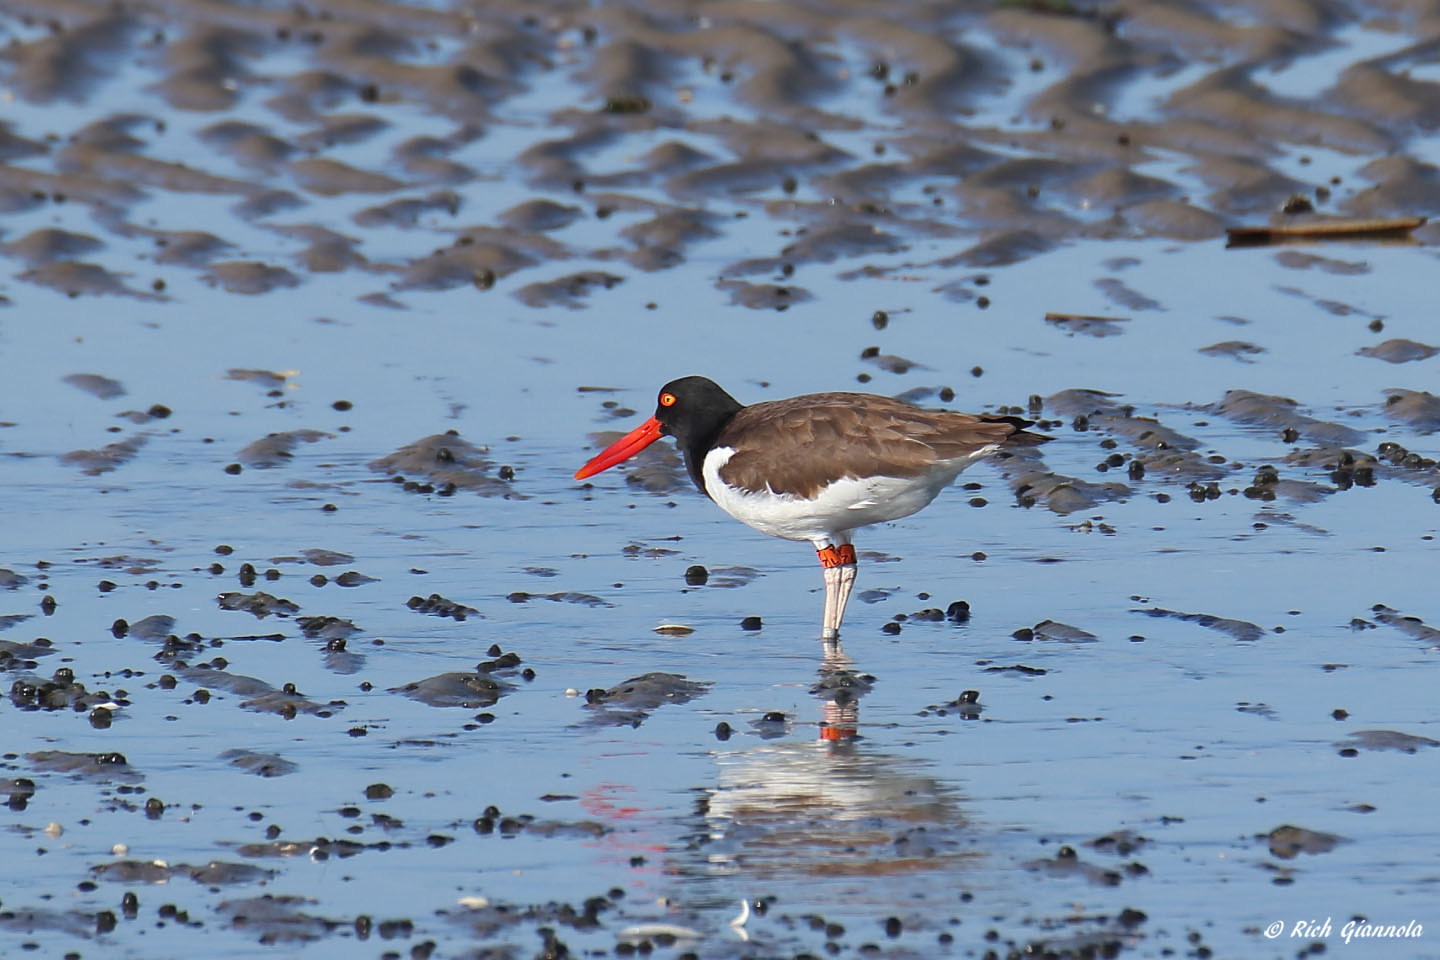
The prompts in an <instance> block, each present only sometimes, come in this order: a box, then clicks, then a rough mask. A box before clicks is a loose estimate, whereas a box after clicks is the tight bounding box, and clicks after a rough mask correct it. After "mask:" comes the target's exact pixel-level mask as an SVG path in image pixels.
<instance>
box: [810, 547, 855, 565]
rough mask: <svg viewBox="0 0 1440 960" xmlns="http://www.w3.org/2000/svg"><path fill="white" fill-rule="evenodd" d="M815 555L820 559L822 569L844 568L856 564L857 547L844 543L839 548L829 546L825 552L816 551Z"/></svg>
mask: <svg viewBox="0 0 1440 960" xmlns="http://www.w3.org/2000/svg"><path fill="white" fill-rule="evenodd" d="M815 555H816V556H818V557H819V558H820V566H822V567H842V566H845V565H846V564H853V563H855V547H854V546H853V545H852V544H848V543H842V544H840V546H838V547H836V546H829V547H825V548H824V549H823V550H816V551H815Z"/></svg>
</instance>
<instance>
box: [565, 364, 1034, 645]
mask: <svg viewBox="0 0 1440 960" xmlns="http://www.w3.org/2000/svg"><path fill="white" fill-rule="evenodd" d="M1028 426H1030V421H1028V420H1021V419H1019V418H1017V417H987V416H973V415H971V414H968V413H952V412H950V411H948V410H923V409H921V408H919V407H916V406H913V405H911V404H908V403H905V402H903V401H900V400H892V399H890V398H889V397H881V396H876V395H875V394H869V393H811V394H806V395H805V396H801V397H791V398H790V399H788V400H773V401H769V402H767V403H756V404H752V405H750V406H748V407H747V406H745V405H744V404H742V403H740V401H738V400H736V399H735V398H734V397H732V396H730V394H728V393H726V392H725V391H724V390H722V389H721V388H720V387H719V386H717V385H716V384H715V383H714V382H713V381H711V380H708V379H706V378H705V377H682V378H680V379H679V380H672V381H670V382H669V383H667V384H665V386H663V387H661V388H660V396H659V400H658V402H657V404H656V407H655V415H654V416H653V417H651V418H650V419H649V420H646V421H645V422H644V423H642V424H640V426H638V427H636V428H635V429H634V430H632V431H630V432H629V433H628V434H626V435H625V436H623V437H621V438H620V439H619V440H617V441H615V442H614V443H612V444H611V445H610V446H608V447H606V448H605V449H604V450H602V451H601V452H600V453H599V454H598V455H596V456H595V457H594V458H593V459H591V460H590V462H589V463H587V464H585V466H583V467H581V468H580V469H579V470H577V471H575V479H576V480H584V479H585V478H586V477H591V476H594V475H595V474H597V473H599V472H600V471H602V470H607V469H609V468H610V467H613V466H614V465H615V464H617V463H620V462H621V461H623V460H628V459H629V458H630V457H633V456H634V455H635V454H637V453H639V452H640V451H641V450H643V449H645V448H646V447H648V446H649V445H650V444H652V443H654V442H655V441H656V440H659V439H660V438H661V437H663V436H672V437H674V438H675V443H676V445H677V446H678V447H679V448H680V452H681V453H682V454H684V456H685V467H686V469H688V470H689V471H690V477H691V479H693V480H694V481H695V485H696V486H697V487H699V488H700V491H701V492H702V493H704V494H705V495H706V496H708V497H709V498H710V499H711V500H714V501H715V503H716V504H717V505H719V507H720V509H722V510H724V511H725V512H726V513H728V514H730V515H731V516H732V517H734V518H735V519H737V520H739V521H741V522H743V523H746V524H749V525H750V526H752V527H754V528H755V529H756V530H759V531H760V532H761V533H768V534H770V535H771V536H772V537H783V538H784V539H786V540H808V541H809V542H810V543H813V544H814V545H815V552H816V553H817V554H818V555H819V558H820V565H821V566H822V567H823V568H824V573H825V613H824V618H823V620H822V623H821V627H820V639H821V640H826V641H834V640H836V639H838V638H839V636H840V621H841V620H843V619H844V617H845V605H846V603H847V602H848V601H849V599H850V589H851V587H852V586H853V585H854V583H855V566H856V563H855V547H854V546H852V545H851V539H850V536H851V532H852V531H854V530H855V529H856V528H857V527H864V526H868V525H870V524H872V523H884V522H886V521H888V520H898V519H900V518H901V517H908V516H909V515H910V514H912V513H914V512H916V511H917V510H920V509H921V508H922V507H924V506H926V505H927V504H928V503H930V501H931V500H934V499H935V497H936V496H937V495H939V493H940V491H941V490H943V489H945V488H946V487H948V486H949V485H950V484H951V482H952V481H954V479H955V476H956V475H957V474H958V473H959V472H960V471H961V470H964V469H965V468H966V467H968V466H970V464H972V463H974V462H975V461H977V460H981V459H984V458H985V457H988V456H990V455H991V454H994V453H997V452H998V451H1000V450H1001V449H1003V448H1004V447H1007V446H1017V447H1018V446H1033V445H1034V444H1037V443H1043V442H1045V441H1046V440H1048V439H1050V438H1049V437H1045V436H1042V435H1040V434H1035V433H1029V432H1027V431H1026V430H1025V428H1026V427H1028Z"/></svg>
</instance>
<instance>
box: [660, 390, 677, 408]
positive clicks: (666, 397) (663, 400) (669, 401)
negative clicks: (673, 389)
mask: <svg viewBox="0 0 1440 960" xmlns="http://www.w3.org/2000/svg"><path fill="white" fill-rule="evenodd" d="M660 406H662V407H673V406H675V394H673V393H662V394H660Z"/></svg>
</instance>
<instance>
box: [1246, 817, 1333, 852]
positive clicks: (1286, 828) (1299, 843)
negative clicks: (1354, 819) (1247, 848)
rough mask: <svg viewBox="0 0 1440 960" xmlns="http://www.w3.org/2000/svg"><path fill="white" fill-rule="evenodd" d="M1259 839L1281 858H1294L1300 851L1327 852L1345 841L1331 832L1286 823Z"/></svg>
mask: <svg viewBox="0 0 1440 960" xmlns="http://www.w3.org/2000/svg"><path fill="white" fill-rule="evenodd" d="M1259 839H1261V840H1264V841H1265V843H1266V845H1267V846H1269V847H1270V852H1271V853H1272V854H1274V855H1275V856H1277V857H1279V858H1280V859H1282V860H1294V859H1295V858H1296V857H1298V856H1299V855H1300V854H1302V853H1308V854H1312V855H1313V854H1319V853H1329V852H1330V851H1331V850H1334V849H1335V848H1336V847H1337V846H1339V845H1340V844H1341V843H1344V842H1345V838H1344V837H1337V836H1336V835H1335V834H1333V833H1321V832H1320V831H1318V830H1308V829H1306V828H1305V827H1295V826H1291V825H1290V824H1288V823H1287V824H1283V825H1281V826H1278V827H1276V828H1275V829H1274V830H1271V831H1270V832H1269V833H1267V834H1262V835H1261V836H1260V838H1259Z"/></svg>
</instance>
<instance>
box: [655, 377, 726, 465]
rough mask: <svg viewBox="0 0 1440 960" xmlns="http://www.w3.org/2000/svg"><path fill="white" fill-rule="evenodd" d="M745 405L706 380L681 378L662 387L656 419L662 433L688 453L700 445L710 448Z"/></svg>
mask: <svg viewBox="0 0 1440 960" xmlns="http://www.w3.org/2000/svg"><path fill="white" fill-rule="evenodd" d="M743 406H744V404H742V403H741V402H740V401H738V400H736V399H735V398H734V397H732V396H730V394H728V393H726V392H725V391H724V390H722V389H720V387H719V386H718V385H717V384H716V383H715V381H713V380H710V379H708V378H707V377H681V378H680V379H679V380H671V381H670V382H669V383H667V384H665V386H663V387H661V388H660V396H659V398H658V399H657V400H656V404H655V419H656V420H659V421H660V432H661V433H663V434H665V435H666V436H670V437H674V438H675V441H676V442H677V443H678V444H679V445H680V449H682V450H685V451H686V452H687V453H688V452H690V449H691V448H693V447H694V446H695V445H696V444H697V443H698V444H703V445H705V446H708V444H709V441H710V440H712V439H714V437H715V435H716V434H717V433H719V432H720V428H721V427H723V426H725V424H726V423H728V422H729V421H730V418H731V417H733V416H735V414H737V413H739V412H740V409H741V408H742V407H743ZM702 456H703V454H702Z"/></svg>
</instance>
